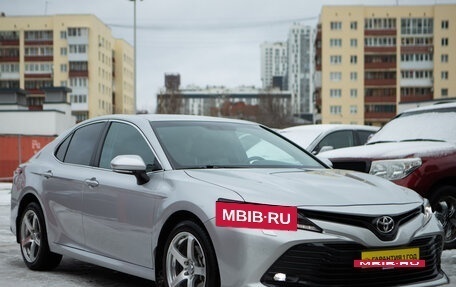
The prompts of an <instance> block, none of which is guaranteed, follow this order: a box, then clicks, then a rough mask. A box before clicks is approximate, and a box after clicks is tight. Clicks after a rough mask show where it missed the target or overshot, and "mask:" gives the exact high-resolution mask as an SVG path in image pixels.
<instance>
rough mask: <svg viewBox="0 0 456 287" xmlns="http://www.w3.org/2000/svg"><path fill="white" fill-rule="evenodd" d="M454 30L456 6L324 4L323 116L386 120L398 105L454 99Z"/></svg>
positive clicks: (319, 42) (319, 66)
mask: <svg viewBox="0 0 456 287" xmlns="http://www.w3.org/2000/svg"><path fill="white" fill-rule="evenodd" d="M451 35H453V37H452V36H451ZM454 35H456V5H430V6H325V7H323V9H322V12H321V15H320V21H319V24H318V28H317V37H316V40H315V47H316V55H315V64H316V74H315V77H314V78H315V79H316V89H315V95H316V98H317V109H319V110H320V111H321V115H322V122H323V123H349V124H350V123H351V124H372V125H382V124H384V123H385V122H387V121H388V120H389V119H391V118H392V117H393V116H395V115H396V113H397V106H398V105H399V104H403V103H410V102H420V101H430V100H438V99H445V100H446V99H450V98H454V97H455V96H456V56H454V55H451V52H450V51H455V50H456V41H454V39H453V38H454ZM452 56H453V57H452Z"/></svg>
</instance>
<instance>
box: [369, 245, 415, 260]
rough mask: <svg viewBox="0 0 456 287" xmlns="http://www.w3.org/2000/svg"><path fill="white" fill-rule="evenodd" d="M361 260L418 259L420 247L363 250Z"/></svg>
mask: <svg viewBox="0 0 456 287" xmlns="http://www.w3.org/2000/svg"><path fill="white" fill-rule="evenodd" d="M361 259H362V260H418V259H420V249H419V248H418V247H416V248H401V249H391V250H377V251H363V252H361Z"/></svg>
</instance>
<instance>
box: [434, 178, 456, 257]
mask: <svg viewBox="0 0 456 287" xmlns="http://www.w3.org/2000/svg"><path fill="white" fill-rule="evenodd" d="M430 202H431V206H432V209H433V210H434V211H435V214H436V217H437V218H438V219H439V221H440V222H441V223H442V225H443V229H444V232H445V234H444V238H443V240H444V248H445V249H453V248H456V187H454V186H451V185H445V186H441V187H439V188H437V189H436V190H434V191H433V192H432V197H431V199H430Z"/></svg>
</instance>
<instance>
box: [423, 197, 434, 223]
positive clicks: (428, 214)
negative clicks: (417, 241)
mask: <svg viewBox="0 0 456 287" xmlns="http://www.w3.org/2000/svg"><path fill="white" fill-rule="evenodd" d="M423 214H424V220H423V226H424V225H426V224H427V223H428V222H429V220H431V218H432V214H433V212H432V207H431V204H430V203H429V200H427V199H426V198H425V199H424V202H423Z"/></svg>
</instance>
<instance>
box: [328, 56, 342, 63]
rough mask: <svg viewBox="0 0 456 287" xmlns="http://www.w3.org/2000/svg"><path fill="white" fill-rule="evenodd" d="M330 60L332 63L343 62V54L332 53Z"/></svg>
mask: <svg viewBox="0 0 456 287" xmlns="http://www.w3.org/2000/svg"><path fill="white" fill-rule="evenodd" d="M329 62H330V63H331V65H339V64H341V63H342V56H341V55H332V56H330V58H329Z"/></svg>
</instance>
